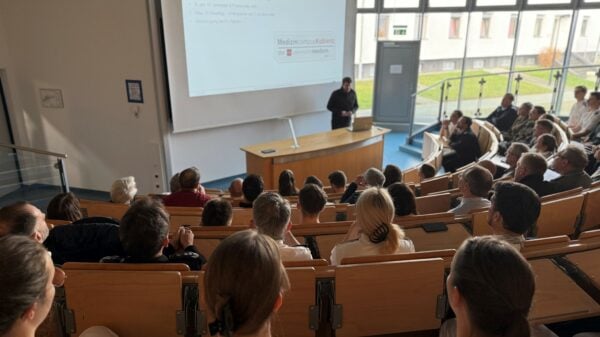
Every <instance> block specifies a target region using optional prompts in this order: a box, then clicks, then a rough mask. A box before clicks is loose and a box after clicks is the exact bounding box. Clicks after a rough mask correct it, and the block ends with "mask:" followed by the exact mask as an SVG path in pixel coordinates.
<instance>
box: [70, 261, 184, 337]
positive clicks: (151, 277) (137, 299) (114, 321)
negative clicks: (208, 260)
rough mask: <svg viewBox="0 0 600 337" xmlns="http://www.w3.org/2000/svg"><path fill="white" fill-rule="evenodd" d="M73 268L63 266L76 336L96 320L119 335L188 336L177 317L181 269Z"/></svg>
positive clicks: (179, 306)
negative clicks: (179, 328)
mask: <svg viewBox="0 0 600 337" xmlns="http://www.w3.org/2000/svg"><path fill="white" fill-rule="evenodd" d="M97 265H103V267H105V266H106V265H109V264H97ZM113 266H120V265H118V264H115V265H113ZM153 266H159V265H158V264H154V265H153ZM73 267H75V266H71V267H68V266H67V264H65V268H64V269H65V273H66V275H67V277H66V279H65V285H64V286H65V294H66V302H67V308H68V309H69V310H72V311H73V315H74V327H75V331H73V332H72V333H71V335H72V336H79V335H80V334H81V333H82V332H83V331H84V330H86V329H87V328H89V327H91V326H95V325H104V326H107V327H108V328H110V329H111V330H113V331H114V332H115V333H116V334H117V335H119V336H156V337H160V336H179V335H183V331H178V330H177V319H176V317H177V313H178V312H179V311H181V310H183V305H182V276H181V272H179V271H164V270H163V271H149V270H92V269H73Z"/></svg>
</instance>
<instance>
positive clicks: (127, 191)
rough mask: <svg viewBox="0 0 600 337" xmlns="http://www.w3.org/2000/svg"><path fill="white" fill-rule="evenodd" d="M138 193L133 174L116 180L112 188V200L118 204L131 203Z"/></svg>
mask: <svg viewBox="0 0 600 337" xmlns="http://www.w3.org/2000/svg"><path fill="white" fill-rule="evenodd" d="M136 194H137V187H136V184H135V178H134V177H132V176H129V177H123V178H119V179H117V180H115V181H114V182H113V184H112V186H111V188H110V200H111V201H112V202H114V203H117V204H129V203H131V201H132V200H133V198H134V197H135V195H136Z"/></svg>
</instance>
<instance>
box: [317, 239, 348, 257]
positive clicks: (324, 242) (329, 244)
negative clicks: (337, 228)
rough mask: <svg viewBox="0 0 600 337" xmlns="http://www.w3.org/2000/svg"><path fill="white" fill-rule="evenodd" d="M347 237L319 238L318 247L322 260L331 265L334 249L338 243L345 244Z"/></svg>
mask: <svg viewBox="0 0 600 337" xmlns="http://www.w3.org/2000/svg"><path fill="white" fill-rule="evenodd" d="M345 237H346V233H344V234H331V235H319V236H317V237H316V240H317V246H318V247H319V254H320V255H321V258H322V259H325V260H327V261H328V262H329V263H331V251H332V250H333V247H335V245H337V244H338V243H341V242H343V241H344V238H345Z"/></svg>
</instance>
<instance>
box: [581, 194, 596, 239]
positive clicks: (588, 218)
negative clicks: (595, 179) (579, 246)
mask: <svg viewBox="0 0 600 337" xmlns="http://www.w3.org/2000/svg"><path fill="white" fill-rule="evenodd" d="M598 205H600V188H596V189H593V190H591V191H589V192H587V193H585V200H584V202H583V223H582V225H581V231H587V230H590V229H594V228H597V227H598V226H600V211H599V210H597V209H596V207H598Z"/></svg>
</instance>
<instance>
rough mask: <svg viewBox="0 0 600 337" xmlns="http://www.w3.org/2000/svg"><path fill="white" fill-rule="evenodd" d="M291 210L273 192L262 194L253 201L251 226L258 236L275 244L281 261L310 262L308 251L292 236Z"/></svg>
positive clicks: (310, 256)
mask: <svg viewBox="0 0 600 337" xmlns="http://www.w3.org/2000/svg"><path fill="white" fill-rule="evenodd" d="M291 216H292V208H291V207H290V203H289V202H288V201H287V200H285V199H284V198H283V197H281V195H279V194H277V193H275V192H264V193H262V194H261V195H259V196H258V198H256V200H254V203H253V207H252V220H253V225H254V227H256V229H257V230H258V232H259V233H260V234H264V235H266V236H269V237H271V238H272V239H273V240H275V242H277V247H278V248H279V253H280V254H281V260H283V261H303V260H312V255H311V253H310V250H309V249H308V248H306V247H304V246H300V243H299V242H298V240H296V238H295V237H294V236H293V235H292V233H291V231H290V230H291V229H292V222H291Z"/></svg>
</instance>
